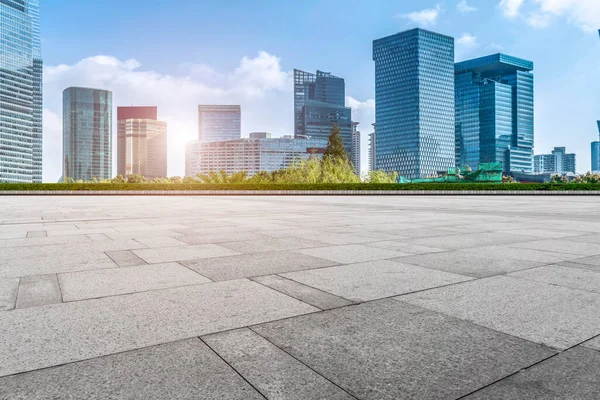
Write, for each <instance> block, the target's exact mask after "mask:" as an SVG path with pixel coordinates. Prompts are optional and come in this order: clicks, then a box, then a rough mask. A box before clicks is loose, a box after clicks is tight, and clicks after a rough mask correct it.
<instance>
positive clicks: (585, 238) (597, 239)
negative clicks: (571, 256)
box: [566, 232, 600, 244]
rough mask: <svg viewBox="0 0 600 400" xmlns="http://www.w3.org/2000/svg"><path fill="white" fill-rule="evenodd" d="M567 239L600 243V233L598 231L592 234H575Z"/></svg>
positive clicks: (569, 240)
mask: <svg viewBox="0 0 600 400" xmlns="http://www.w3.org/2000/svg"><path fill="white" fill-rule="evenodd" d="M579 233H580V232H579ZM566 240H567V241H568V242H579V243H592V244H598V243H600V235H599V234H597V233H594V234H590V235H580V236H575V235H573V236H572V237H568V238H566Z"/></svg>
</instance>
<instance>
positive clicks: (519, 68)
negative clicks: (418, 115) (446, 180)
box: [455, 54, 534, 173]
mask: <svg viewBox="0 0 600 400" xmlns="http://www.w3.org/2000/svg"><path fill="white" fill-rule="evenodd" d="M532 70H533V62H531V61H528V60H523V59H521V58H517V57H512V56H509V55H506V54H493V55H490V56H487V57H481V58H477V59H474V60H468V61H463V62H460V63H457V64H456V66H455V71H456V165H457V166H459V167H467V166H469V167H471V168H472V169H474V170H475V169H477V167H478V163H480V162H502V164H503V169H504V171H505V172H510V171H514V172H528V173H532V172H533V169H534V168H533V141H534V140H533V139H534V131H533V74H532V73H531V71H532Z"/></svg>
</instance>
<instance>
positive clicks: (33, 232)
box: [27, 231, 48, 238]
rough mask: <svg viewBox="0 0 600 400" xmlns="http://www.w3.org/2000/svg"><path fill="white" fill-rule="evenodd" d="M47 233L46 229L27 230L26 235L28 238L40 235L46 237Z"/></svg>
mask: <svg viewBox="0 0 600 400" xmlns="http://www.w3.org/2000/svg"><path fill="white" fill-rule="evenodd" d="M47 236H48V233H47V232H46V231H29V232H27V237H28V238H40V237H47Z"/></svg>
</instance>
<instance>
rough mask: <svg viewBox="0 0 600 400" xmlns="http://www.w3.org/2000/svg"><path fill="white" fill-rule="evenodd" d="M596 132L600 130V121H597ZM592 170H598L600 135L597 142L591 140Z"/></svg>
mask: <svg viewBox="0 0 600 400" xmlns="http://www.w3.org/2000/svg"><path fill="white" fill-rule="evenodd" d="M598 132H600V121H598ZM592 171H594V172H600V137H599V138H598V141H597V142H592Z"/></svg>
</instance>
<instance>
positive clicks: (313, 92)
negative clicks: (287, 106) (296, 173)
mask: <svg viewBox="0 0 600 400" xmlns="http://www.w3.org/2000/svg"><path fill="white" fill-rule="evenodd" d="M333 125H337V126H338V127H339V128H340V133H341V136H342V139H343V140H344V147H345V148H346V151H347V152H348V156H349V157H350V158H351V157H352V110H351V109H350V108H348V107H346V84H345V82H344V79H343V78H339V77H337V76H335V75H332V74H330V73H328V72H323V71H317V73H316V74H312V73H309V72H305V71H300V70H297V69H295V70H294V136H295V137H296V138H298V139H302V138H307V137H308V138H315V139H327V138H328V137H329V135H330V133H331V128H332V127H333Z"/></svg>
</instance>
